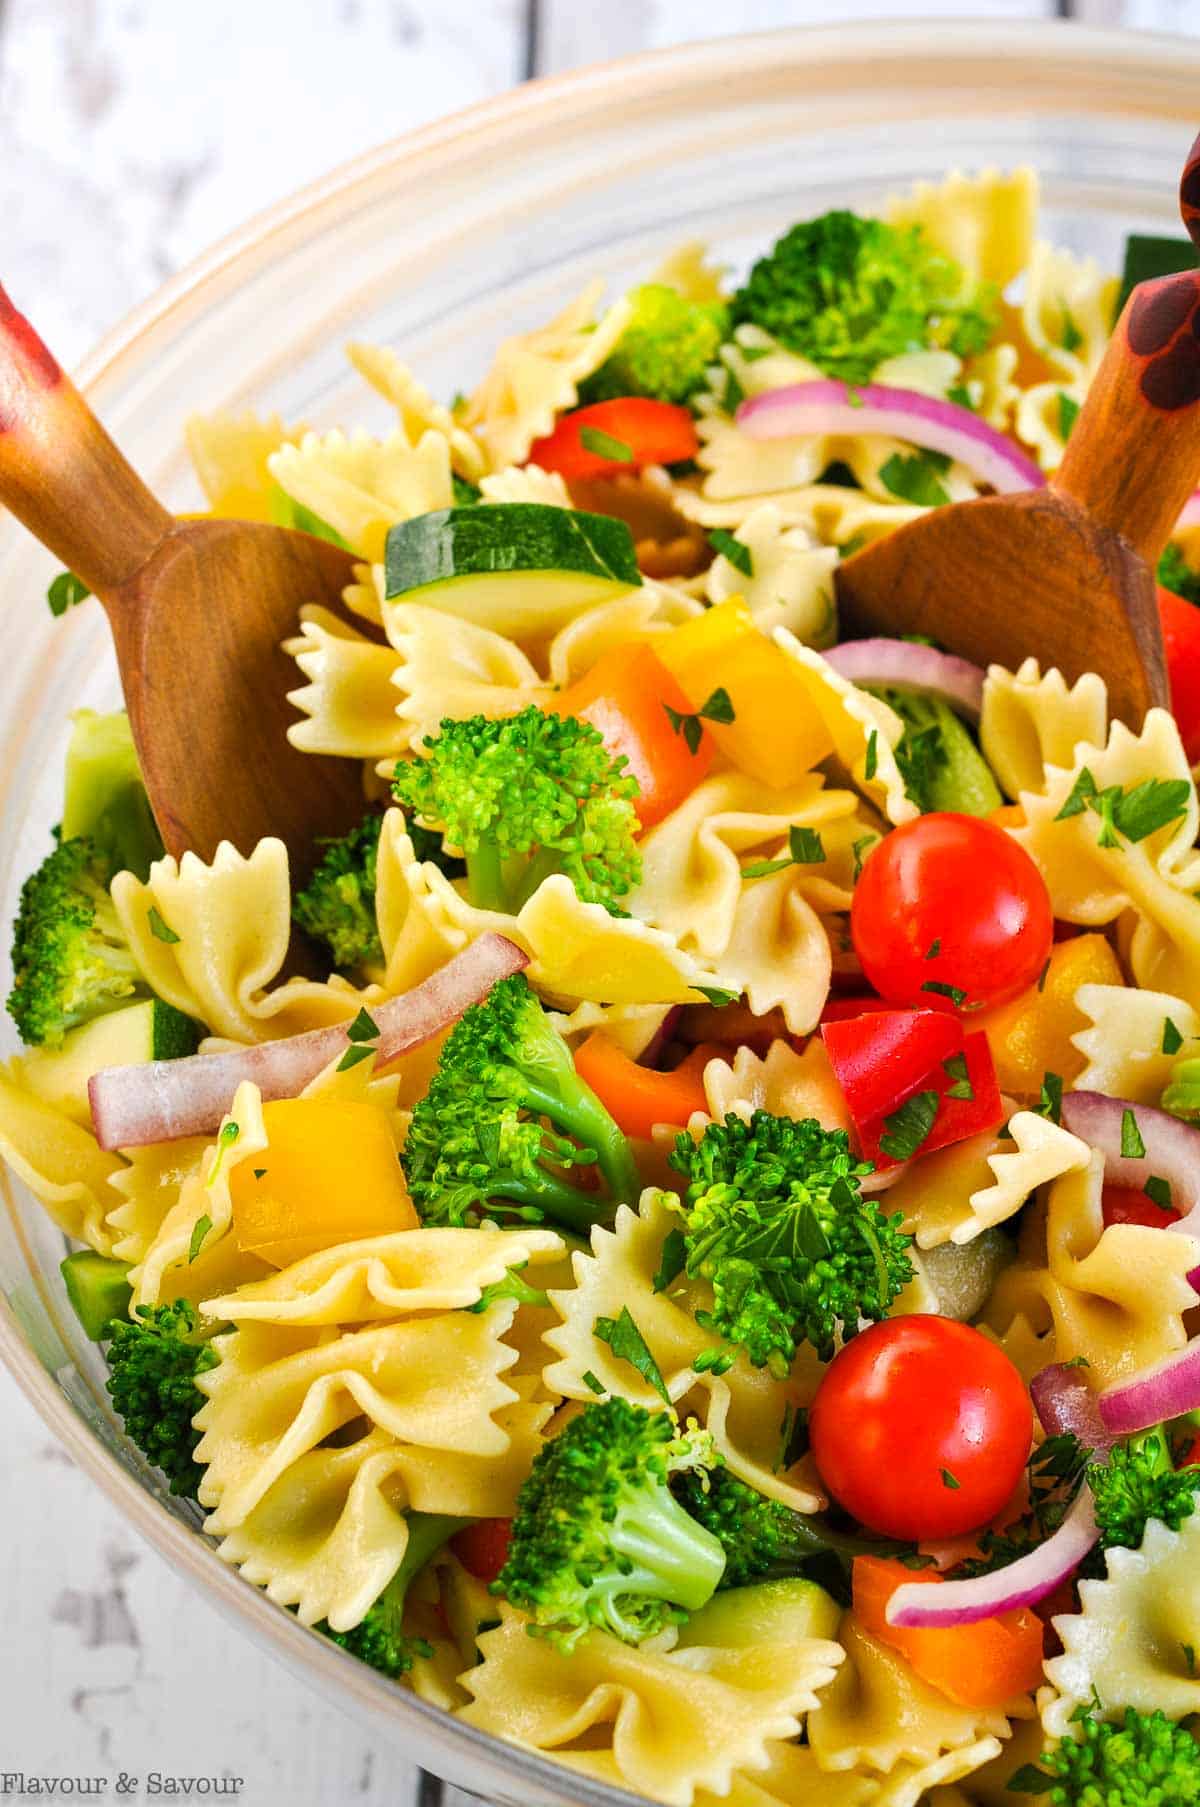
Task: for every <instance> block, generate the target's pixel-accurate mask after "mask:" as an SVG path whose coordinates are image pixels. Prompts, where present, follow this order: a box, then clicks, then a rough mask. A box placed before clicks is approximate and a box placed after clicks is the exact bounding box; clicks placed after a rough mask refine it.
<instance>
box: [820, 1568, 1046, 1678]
mask: <svg viewBox="0 0 1200 1807" xmlns="http://www.w3.org/2000/svg"><path fill="white" fill-rule="evenodd" d="M942 1579H943V1577H942V1576H941V1575H936V1574H933V1573H931V1572H930V1570H928V1569H915V1570H914V1569H907V1568H905V1566H904V1564H903V1563H902V1562H892V1561H888V1560H887V1559H886V1558H884V1557H882V1556H856V1557H855V1558H854V1576H853V1583H852V1585H853V1595H854V1616H855V1618H856V1619H857V1620H858V1623H859V1624H860V1626H861V1627H862V1629H863V1630H864V1631H865V1632H867V1633H869V1635H870V1636H871V1637H873V1638H878V1639H879V1642H880V1643H881V1644H889V1645H890V1646H891V1648H892V1649H893V1650H898V1651H899V1652H900V1654H901V1656H903V1657H905V1658H906V1659H907V1660H908V1662H909V1663H910V1664H911V1665H912V1667H913V1669H914V1670H915V1671H916V1673H917V1674H918V1675H919V1676H920V1677H921V1679H922V1680H923V1681H927V1682H928V1683H929V1685H930V1687H931V1688H936V1689H937V1690H938V1692H939V1694H944V1695H946V1697H947V1698H948V1699H949V1700H954V1701H957V1702H958V1704H959V1706H963V1707H1002V1706H1004V1705H1006V1704H1007V1702H1008V1701H1010V1700H1013V1699H1015V1697H1016V1696H1017V1695H1019V1694H1028V1693H1031V1692H1032V1691H1033V1689H1035V1688H1036V1687H1038V1686H1039V1684H1040V1683H1041V1681H1042V1680H1043V1675H1042V1622H1041V1620H1040V1619H1039V1618H1038V1616H1037V1614H1036V1613H1033V1612H1030V1611H1029V1609H1028V1608H1027V1607H1024V1606H1021V1607H1018V1608H1017V1609H1016V1610H1015V1611H1014V1612H1006V1613H1000V1614H998V1615H997V1617H996V1618H994V1619H977V1620H976V1622H975V1623H974V1625H954V1626H947V1627H945V1628H940V1627H932V1626H919V1627H918V1626H910V1627H907V1628H902V1627H901V1626H899V1625H889V1624H888V1622H887V1603H888V1601H889V1600H890V1599H891V1597H892V1595H893V1594H894V1593H895V1591H896V1589H897V1588H898V1587H899V1586H900V1585H901V1584H902V1583H903V1582H908V1581H916V1582H926V1583H928V1584H929V1585H931V1586H937V1585H938V1584H939V1583H940V1582H941V1581H942Z"/></svg>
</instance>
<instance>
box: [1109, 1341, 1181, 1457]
mask: <svg viewBox="0 0 1200 1807" xmlns="http://www.w3.org/2000/svg"><path fill="white" fill-rule="evenodd" d="M1096 1403H1097V1405H1098V1406H1099V1408H1100V1416H1101V1418H1102V1420H1103V1421H1104V1424H1105V1426H1106V1427H1107V1429H1108V1430H1109V1431H1110V1432H1111V1433H1112V1435H1113V1436H1114V1437H1130V1436H1132V1435H1133V1433H1134V1432H1135V1431H1144V1430H1148V1429H1149V1428H1150V1426H1151V1425H1152V1424H1161V1423H1162V1422H1163V1420H1164V1419H1166V1418H1180V1417H1182V1416H1183V1414H1184V1413H1185V1412H1194V1411H1195V1410H1196V1409H1197V1407H1200V1337H1193V1338H1192V1340H1191V1342H1190V1343H1188V1344H1186V1345H1185V1347H1184V1348H1182V1349H1176V1350H1174V1351H1172V1353H1171V1354H1170V1355H1165V1356H1164V1357H1163V1359H1162V1360H1161V1361H1159V1362H1155V1364H1154V1366H1153V1367H1152V1368H1143V1369H1142V1371H1141V1373H1140V1374H1135V1375H1134V1377H1133V1379H1132V1380H1119V1381H1117V1382H1116V1384H1115V1385H1114V1386H1111V1387H1105V1389H1104V1391H1103V1393H1101V1394H1100V1396H1099V1398H1098V1400H1097V1402H1096Z"/></svg>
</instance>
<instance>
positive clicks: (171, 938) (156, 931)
mask: <svg viewBox="0 0 1200 1807" xmlns="http://www.w3.org/2000/svg"><path fill="white" fill-rule="evenodd" d="M146 922H147V924H148V926H149V929H150V933H151V934H152V935H153V936H154V939H155V940H156V941H165V942H167V943H168V944H169V945H172V946H173V945H176V944H177V943H178V941H179V936H178V935H177V934H176V933H175V931H174V929H173V928H172V927H171V925H170V923H169V922H165V921H164V920H163V918H162V916H161V915H160V914H159V911H158V907H157V905H155V904H151V905H150V908H149V909H148V910H147V912H146Z"/></svg>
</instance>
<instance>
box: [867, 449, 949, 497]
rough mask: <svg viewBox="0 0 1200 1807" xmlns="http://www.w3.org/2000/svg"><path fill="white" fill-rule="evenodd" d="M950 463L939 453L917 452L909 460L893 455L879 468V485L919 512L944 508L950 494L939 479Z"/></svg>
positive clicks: (894, 453) (898, 453)
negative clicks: (911, 503) (918, 509)
mask: <svg viewBox="0 0 1200 1807" xmlns="http://www.w3.org/2000/svg"><path fill="white" fill-rule="evenodd" d="M949 463H950V460H949V459H948V458H946V457H945V456H944V454H941V453H937V452H914V453H913V455H912V456H911V457H910V458H905V457H904V456H903V454H902V453H900V452H893V453H892V456H891V457H890V458H889V459H888V461H887V463H886V464H884V465H882V466H881V467H880V471H879V481H880V482H881V483H882V484H883V487H884V488H885V489H886V490H890V491H891V493H892V495H893V496H899V498H900V500H901V501H902V502H914V503H916V504H917V506H918V507H920V508H944V507H945V505H946V503H947V502H948V501H949V500H950V492H949V491H948V490H947V488H946V486H945V484H944V483H941V482H940V481H939V476H940V474H941V473H942V472H944V471H945V470H946V468H947V466H948V465H949Z"/></svg>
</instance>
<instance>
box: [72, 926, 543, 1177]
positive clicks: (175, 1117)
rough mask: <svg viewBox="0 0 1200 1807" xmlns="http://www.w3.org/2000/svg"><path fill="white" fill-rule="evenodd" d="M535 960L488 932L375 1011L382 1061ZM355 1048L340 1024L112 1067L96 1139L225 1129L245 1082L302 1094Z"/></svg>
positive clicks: (99, 1098)
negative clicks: (222, 1051) (339, 1057)
mask: <svg viewBox="0 0 1200 1807" xmlns="http://www.w3.org/2000/svg"><path fill="white" fill-rule="evenodd" d="M528 964H529V957H528V955H527V954H525V953H524V952H523V951H522V950H521V949H520V948H519V947H517V946H516V945H515V944H514V943H513V942H511V941H508V940H506V939H505V937H504V936H503V935H491V934H488V935H481V936H480V937H479V939H478V940H477V941H473V942H472V943H471V945H470V947H468V948H465V949H464V951H463V952H462V953H461V954H457V955H456V956H455V958H454V959H453V960H450V961H448V962H447V964H446V965H445V966H443V967H441V968H440V970H439V971H438V972H435V973H434V974H432V976H431V977H430V978H428V979H425V980H424V981H423V982H422V983H421V984H420V985H414V986H413V988H412V990H411V991H406V992H404V993H403V995H402V996H400V997H398V998H388V1000H387V1001H386V1003H383V1004H378V1005H375V1006H373V1008H372V1011H371V1015H372V1017H373V1018H374V1020H375V1022H376V1023H377V1024H378V1026H379V1041H378V1044H377V1048H378V1061H379V1065H380V1066H386V1065H387V1063H388V1062H389V1061H391V1060H395V1059H397V1058H398V1057H399V1056H400V1055H401V1054H407V1053H408V1051H409V1049H410V1048H416V1047H419V1046H420V1044H421V1043H422V1042H427V1041H428V1040H429V1039H430V1037H431V1036H434V1035H436V1034H437V1033H438V1032H439V1030H442V1029H448V1028H449V1027H450V1025H451V1024H452V1023H456V1022H457V1021H458V1019H459V1017H460V1016H462V1014H463V1012H464V1011H465V1010H467V1009H469V1007H470V1006H471V1005H472V1004H477V1003H478V1002H479V1000H480V999H481V998H484V997H486V996H487V994H488V992H489V991H490V990H491V989H492V986H493V985H496V984H498V983H499V981H500V980H501V979H507V978H508V977H509V976H510V975H511V974H512V973H518V972H520V971H521V970H522V969H523V968H524V967H526V966H528ZM351 1045H352V1044H351V1042H350V1038H349V1036H348V1035H347V1034H346V1031H345V1028H343V1027H341V1026H340V1025H335V1026H334V1027H332V1028H329V1029H310V1030H309V1031H308V1032H307V1033H306V1034H304V1035H291V1036H288V1037H287V1038H286V1039H285V1040H283V1041H277V1042H260V1043H259V1044H258V1045H257V1046H256V1047H253V1048H237V1049H233V1050H230V1051H229V1052H228V1053H225V1054H192V1055H189V1056H187V1058H186V1059H184V1060H152V1061H147V1062H146V1063H144V1064H143V1065H141V1066H130V1067H106V1068H104V1070H103V1071H102V1072H99V1073H95V1074H93V1076H92V1078H91V1079H90V1080H89V1081H88V1098H89V1101H90V1103H91V1107H92V1123H93V1125H94V1126H95V1130H96V1139H97V1141H98V1142H99V1144H100V1146H101V1148H106V1149H115V1148H140V1147H142V1146H144V1144H146V1143H148V1142H175V1141H178V1140H179V1138H180V1137H181V1136H201V1135H207V1134H208V1133H210V1132H211V1131H214V1130H216V1129H219V1128H220V1124H221V1119H222V1117H223V1116H224V1115H225V1113H226V1111H227V1110H228V1109H229V1106H230V1103H231V1102H232V1099H233V1094H234V1093H235V1092H236V1091H237V1088H238V1086H239V1085H240V1084H241V1082H242V1081H243V1080H244V1079H249V1080H251V1081H253V1083H254V1084H255V1085H256V1086H257V1087H258V1088H259V1090H260V1092H261V1093H262V1095H263V1097H264V1098H294V1097H296V1095H297V1093H299V1092H302V1091H303V1090H304V1087H305V1086H306V1085H307V1084H308V1083H309V1081H310V1080H312V1079H315V1078H316V1076H317V1074H318V1073H319V1072H321V1070H322V1068H324V1067H327V1066H328V1065H329V1063H330V1061H331V1060H333V1059H335V1058H336V1056H337V1055H338V1054H339V1053H341V1052H343V1051H344V1050H345V1049H346V1048H348V1047H350V1046H351Z"/></svg>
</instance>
